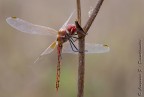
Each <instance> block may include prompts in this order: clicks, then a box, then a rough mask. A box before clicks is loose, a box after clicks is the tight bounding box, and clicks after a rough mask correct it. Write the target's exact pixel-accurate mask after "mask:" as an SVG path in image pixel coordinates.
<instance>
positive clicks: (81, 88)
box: [76, 0, 104, 97]
mask: <svg viewBox="0 0 144 97" xmlns="http://www.w3.org/2000/svg"><path fill="white" fill-rule="evenodd" d="M76 1H77V19H78V23H79V25H80V26H81V6H80V0H76ZM103 1H104V0H99V1H98V4H97V5H96V7H95V9H94V11H93V13H92V15H91V16H90V18H89V19H88V21H87V23H86V24H85V26H84V27H83V30H82V31H84V33H87V31H88V30H89V28H90V26H91V25H92V23H93V21H94V19H95V17H96V16H97V14H98V12H99V9H100V7H101V5H102V3H103ZM80 28H81V27H80ZM79 33H80V31H79ZM79 33H78V37H79V38H80V39H79V42H78V44H79V51H80V53H79V66H78V94H77V97H83V94H84V74H85V36H84V35H83V34H79Z"/></svg>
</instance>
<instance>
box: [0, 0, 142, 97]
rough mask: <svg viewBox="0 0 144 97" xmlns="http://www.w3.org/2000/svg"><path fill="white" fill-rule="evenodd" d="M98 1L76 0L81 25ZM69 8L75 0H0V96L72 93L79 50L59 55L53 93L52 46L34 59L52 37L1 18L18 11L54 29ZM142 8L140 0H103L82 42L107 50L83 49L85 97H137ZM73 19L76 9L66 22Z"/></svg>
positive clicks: (66, 96)
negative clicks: (23, 29)
mask: <svg viewBox="0 0 144 97" xmlns="http://www.w3.org/2000/svg"><path fill="white" fill-rule="evenodd" d="M97 1H98V0H81V7H82V26H84V25H85V23H86V21H87V19H88V12H89V10H90V8H91V7H92V8H94V7H95V5H96V4H97ZM74 9H76V1H75V0H0V97H76V95H77V71H78V55H73V54H63V55H62V66H61V80H60V88H59V92H58V93H57V92H56V89H55V78H56V65H57V53H56V51H54V52H53V53H51V54H49V55H46V56H43V57H41V59H40V60H39V61H38V62H37V63H35V64H33V62H34V60H35V59H36V58H37V57H38V56H39V55H40V54H41V52H42V51H43V50H44V49H45V48H47V47H48V46H49V45H50V44H51V43H52V41H54V40H55V38H54V37H48V36H38V35H30V34H26V33H21V32H20V31H17V30H15V29H14V28H12V27H10V26H9V25H8V24H7V23H6V21H5V19H6V18H7V17H9V16H17V17H19V18H22V19H24V20H27V21H29V22H31V23H34V24H38V25H43V26H49V27H51V28H54V29H56V30H58V29H59V28H60V27H61V26H62V24H63V23H64V22H65V21H66V20H67V18H68V17H69V15H70V13H71V12H72V11H73V10H74ZM143 9H144V1H143V0H105V1H104V3H103V5H102V7H101V9H100V12H99V13H98V16H97V18H96V19H95V21H94V23H93V24H92V26H91V28H90V30H89V32H88V35H87V37H86V42H87V43H102V44H107V45H109V47H110V49H111V50H110V52H108V53H102V54H89V55H86V67H85V92H84V95H85V97H138V92H139V90H138V87H139V73H138V72H137V71H138V69H139V64H138V60H139V57H138V56H139V54H138V51H139V44H138V42H139V39H141V40H142V45H143V44H144V40H143V38H144V10H143ZM75 19H76V13H75V15H74V16H73V18H72V19H71V21H70V23H74V21H75ZM142 54H144V50H143V49H142ZM141 65H142V64H141ZM141 69H143V67H141ZM142 73H143V72H142ZM142 77H143V78H144V74H143V75H142ZM142 82H143V83H144V80H142ZM143 92H144V89H143Z"/></svg>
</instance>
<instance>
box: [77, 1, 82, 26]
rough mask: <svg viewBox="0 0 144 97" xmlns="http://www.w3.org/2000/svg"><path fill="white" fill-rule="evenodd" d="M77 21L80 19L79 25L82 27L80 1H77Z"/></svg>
mask: <svg viewBox="0 0 144 97" xmlns="http://www.w3.org/2000/svg"><path fill="white" fill-rule="evenodd" d="M76 4H77V19H78V23H79V24H80V25H81V4H80V0H77V3H76Z"/></svg>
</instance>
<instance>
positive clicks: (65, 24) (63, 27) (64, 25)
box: [60, 10, 75, 30]
mask: <svg viewBox="0 0 144 97" xmlns="http://www.w3.org/2000/svg"><path fill="white" fill-rule="evenodd" d="M74 12H75V10H74V11H73V12H72V13H71V15H70V16H69V18H68V19H67V21H66V22H65V23H64V24H63V26H62V27H61V28H60V30H63V29H65V28H66V26H67V24H68V22H69V20H70V19H71V17H72V15H73V14H74Z"/></svg>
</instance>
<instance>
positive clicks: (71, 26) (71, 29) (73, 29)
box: [67, 24, 76, 35]
mask: <svg viewBox="0 0 144 97" xmlns="http://www.w3.org/2000/svg"><path fill="white" fill-rule="evenodd" d="M67 30H68V31H69V34H70V35H73V34H74V33H75V32H76V26H75V25H74V24H68V25H67Z"/></svg>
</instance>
